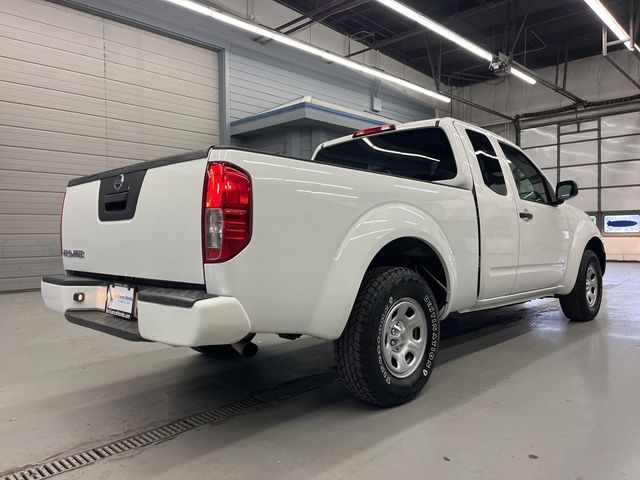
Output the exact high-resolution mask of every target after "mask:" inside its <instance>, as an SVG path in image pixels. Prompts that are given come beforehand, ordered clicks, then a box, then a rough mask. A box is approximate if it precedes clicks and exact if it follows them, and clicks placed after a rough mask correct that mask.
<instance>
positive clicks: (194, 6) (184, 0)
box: [166, 0, 451, 103]
mask: <svg viewBox="0 0 640 480" xmlns="http://www.w3.org/2000/svg"><path fill="white" fill-rule="evenodd" d="M166 1H167V2H169V3H173V4H175V5H179V6H181V7H184V8H188V9H189V10H192V11H194V12H197V13H200V14H202V15H206V16H208V17H211V18H213V19H215V20H218V21H220V22H223V23H226V24H227V25H231V26H234V27H236V28H240V29H242V30H245V31H247V32H251V33H253V34H255V35H259V36H261V37H265V38H269V39H271V40H273V41H275V42H278V43H282V44H284V45H287V46H289V47H292V48H295V49H298V50H302V51H303V52H306V53H309V54H311V55H316V56H318V57H321V58H323V59H324V60H326V61H328V62H333V63H336V64H338V65H342V66H343V67H347V68H349V69H351V70H355V71H357V72H360V73H363V74H365V75H369V76H372V77H376V78H379V79H380V80H383V81H385V82H388V83H393V84H395V85H398V86H400V87H403V88H406V89H408V90H412V91H414V92H418V93H421V94H423V95H428V96H429V97H432V98H435V99H436V100H439V101H441V102H445V103H449V102H450V101H451V99H450V98H448V97H445V96H444V95H441V94H439V93H437V92H434V91H433V90H428V89H426V88H424V87H421V86H420V85H416V84H415V83H411V82H408V81H406V80H404V79H402V78H399V77H396V76H394V75H390V74H388V73H386V72H383V71H381V70H377V69H375V68H372V67H368V66H366V65H363V64H362V63H358V62H354V61H353V60H349V59H347V58H344V57H342V56H340V55H336V54H335V53H332V52H329V51H328V50H324V49H322V48H318V47H314V46H313V45H310V44H308V43H305V42H301V41H300V40H296V39H295V38H291V37H288V36H286V35H283V34H282V33H279V32H276V31H275V30H271V29H270V28H266V27H262V26H260V25H257V24H255V23H252V22H247V21H245V20H242V19H240V18H237V17H234V16H232V15H229V14H227V13H224V12H222V11H220V10H218V9H216V8H212V7H207V6H205V5H202V4H200V3H197V2H193V1H191V0H166Z"/></svg>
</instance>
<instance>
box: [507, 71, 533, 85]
mask: <svg viewBox="0 0 640 480" xmlns="http://www.w3.org/2000/svg"><path fill="white" fill-rule="evenodd" d="M511 73H512V74H513V75H515V76H516V77H518V78H520V79H522V80H524V81H525V82H527V83H528V84H530V85H535V84H536V79H535V78H533V77H531V76H529V75H527V74H526V73H524V72H521V71H520V70H518V69H517V68H513V67H511Z"/></svg>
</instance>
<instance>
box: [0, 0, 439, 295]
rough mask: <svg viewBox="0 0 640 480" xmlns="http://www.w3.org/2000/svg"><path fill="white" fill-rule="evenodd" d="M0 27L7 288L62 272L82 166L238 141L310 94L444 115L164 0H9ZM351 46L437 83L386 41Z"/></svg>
mask: <svg viewBox="0 0 640 480" xmlns="http://www.w3.org/2000/svg"><path fill="white" fill-rule="evenodd" d="M219 4H220V5H222V6H224V7H226V8H228V9H230V10H232V11H235V13H237V14H238V15H239V16H242V17H244V18H251V19H253V20H254V21H257V22H259V23H263V24H265V25H269V26H272V27H275V26H277V25H279V24H281V23H284V22H286V21H288V20H291V19H292V18H295V17H297V16H298V14H297V13H296V12H294V11H293V10H290V9H287V8H285V7H283V6H282V5H279V4H277V3H275V2H273V1H272V0H263V1H260V2H235V1H232V0H224V1H222V2H219ZM0 31H1V33H2V34H1V35H0V62H1V63H0V86H1V88H0V102H2V103H1V105H0V125H1V126H0V291H11V290H20V289H28V288H37V287H38V285H39V278H40V277H41V276H42V275H46V274H54V273H60V272H61V269H62V267H61V260H60V245H59V237H58V232H59V211H60V203H61V200H62V195H63V192H64V189H65V185H66V183H67V182H68V181H69V179H71V178H73V177H77V176H80V175H85V174H89V173H93V172H96V171H100V170H104V169H108V168H115V167H118V166H122V165H126V164H128V163H132V162H137V161H143V160H148V159H152V158H157V157H160V156H163V155H167V154H171V153H176V152H180V151H184V150H191V149H195V148H202V147H204V146H207V145H211V144H216V143H218V144H219V143H229V142H230V141H231V139H230V138H229V134H228V132H229V122H230V121H232V120H234V119H238V118H243V117H245V116H248V115H252V114H255V113H259V112H261V111H264V110H266V109H269V108H273V107H275V106H278V105H281V104H283V103H285V102H287V101H291V100H294V99H296V98H298V97H300V96H303V95H313V96H314V97H315V98H319V99H323V100H327V101H330V102H333V103H337V104H340V105H344V106H346V107H349V108H355V109H358V110H362V111H370V108H371V95H372V92H373V91H375V92H377V96H378V97H379V98H380V99H381V100H382V105H383V108H382V111H381V112H378V113H379V114H380V115H382V116H384V117H387V118H390V119H392V120H394V121H398V122H403V121H411V120H419V119H424V118H432V117H433V114H434V110H433V104H432V101H431V100H429V99H427V98H426V97H423V96H418V97H416V96H415V94H414V93H412V92H408V93H407V92H401V91H398V90H396V89H395V88H392V87H389V86H386V85H382V86H380V85H379V84H378V85H376V84H375V82H373V81H372V80H371V79H368V78H365V77H363V76H361V75H359V74H356V73H354V72H351V71H348V70H346V69H344V68H342V67H339V66H335V65H327V64H326V63H324V62H323V61H321V60H320V59H315V58H311V57H309V56H308V55H305V54H302V53H299V52H295V51H292V50H291V49H287V48H286V47H281V46H278V45H270V44H266V45H262V44H260V43H258V42H254V41H252V39H251V38H250V37H248V36H247V35H246V34H244V33H242V32H238V31H237V30H235V29H233V28H231V27H228V26H225V25H220V24H216V23H215V22H212V21H211V20H210V19H208V18H205V17H202V16H200V15H197V14H195V13H193V12H190V11H188V10H186V9H182V8H180V7H177V6H175V5H171V4H169V3H166V2H161V1H158V0H138V1H136V2H130V1H128V0H78V1H72V0H56V1H51V2H49V1H44V0H21V1H15V2H14V1H2V2H0ZM296 36H297V37H298V38H301V39H303V40H306V41H309V42H311V43H314V44H316V45H319V46H322V47H324V48H327V49H330V50H332V51H335V52H336V53H340V54H346V53H348V51H353V50H355V49H359V48H361V47H362V45H361V44H358V43H357V42H350V41H349V40H348V39H347V38H346V37H345V36H343V35H340V34H338V33H337V32H334V31H333V30H330V29H328V28H327V27H324V26H323V25H320V24H317V25H313V26H312V27H311V28H308V29H306V30H304V31H301V32H298V33H296ZM283 48H284V50H283ZM283 51H286V55H283V54H282V53H283ZM355 59H356V60H358V61H362V62H365V63H368V64H370V65H374V66H376V67H379V68H382V69H384V70H386V71H388V72H391V73H394V74H396V75H399V76H401V77H404V78H406V79H407V80H410V81H414V82H418V83H420V84H422V85H425V86H427V87H430V86H432V85H433V82H432V80H431V79H430V78H429V77H427V76H425V75H423V74H421V73H419V72H417V71H415V70H412V69H410V68H407V67H405V66H404V65H402V64H400V63H399V62H397V61H395V60H392V59H390V58H388V57H386V56H384V55H381V54H378V53H376V52H369V53H368V54H365V55H359V56H358V57H355Z"/></svg>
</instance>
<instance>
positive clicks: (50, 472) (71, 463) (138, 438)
mask: <svg viewBox="0 0 640 480" xmlns="http://www.w3.org/2000/svg"><path fill="white" fill-rule="evenodd" d="M337 379H338V376H337V374H336V372H335V370H331V371H328V372H325V373H321V374H319V375H313V376H311V377H306V378H301V379H299V380H294V381H293V382H290V383H287V384H285V385H281V386H279V387H276V388H273V389H271V390H266V391H264V392H260V393H257V394H255V395H250V396H249V397H247V398H244V399H242V400H239V401H237V402H233V403H230V404H228V405H224V406H222V407H218V408H214V409H211V410H207V411H205V412H200V413H196V414H194V415H190V416H188V417H184V418H180V419H178V420H175V421H173V422H170V423H167V424H165V425H162V426H160V427H156V428H152V429H150V430H146V431H144V432H140V433H136V434H135V435H130V436H128V437H124V438H121V439H119V440H114V441H113V442H110V443H107V444H105V445H101V446H99V447H95V448H90V449H88V450H83V451H81V452H78V453H73V454H71V455H66V456H64V457H59V458H55V459H53V460H49V461H48V462H43V463H39V464H36V465H31V466H29V467H27V468H24V469H22V470H19V471H14V472H12V473H0V480H38V479H41V478H49V477H52V476H54V475H58V474H61V473H65V472H69V471H71V470H76V469H78V468H81V467H84V466H86V465H91V464H93V463H95V462H97V461H99V460H102V459H104V458H109V457H114V456H116V455H121V454H123V453H126V452H129V451H131V450H135V449H138V448H144V447H147V446H149V445H153V444H155V443H158V442H161V441H163V440H167V439H169V438H173V437H176V436H178V435H180V434H181V433H184V432H188V431H189V430H193V429H195V428H198V427H201V426H203V425H207V424H211V423H217V422H220V421H222V420H226V419H227V418H230V417H233V416H235V415H237V414H239V413H241V412H243V411H245V410H248V409H250V408H254V407H257V406H259V405H262V404H264V403H268V402H272V401H275V400H285V399H287V398H290V397H294V396H296V395H299V394H301V393H304V392H308V391H310V390H314V389H316V388H319V387H322V386H324V385H328V384H330V383H333V382H335V381H336V380H337Z"/></svg>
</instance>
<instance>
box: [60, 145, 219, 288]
mask: <svg viewBox="0 0 640 480" xmlns="http://www.w3.org/2000/svg"><path fill="white" fill-rule="evenodd" d="M206 157H207V151H206V150H203V151H199V152H192V153H191V154H186V155H181V156H176V157H169V158H166V159H161V160H157V161H153V162H145V163H140V164H136V165H133V166H129V167H125V168H122V169H117V170H111V171H109V172H105V173H102V174H98V175H93V176H89V177H83V178H81V179H77V180H72V181H71V182H70V183H69V187H68V188H67V193H66V197H65V202H64V208H63V219H62V247H63V259H64V268H65V269H66V270H73V271H76V272H91V273H97V274H105V275H117V276H124V277H133V278H141V279H151V280H163V281H170V282H186V283H195V284H203V283H204V274H203V264H202V240H201V239H202V227H201V222H202V189H203V184H204V174H205V170H206V164H207V158H206Z"/></svg>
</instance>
